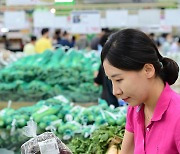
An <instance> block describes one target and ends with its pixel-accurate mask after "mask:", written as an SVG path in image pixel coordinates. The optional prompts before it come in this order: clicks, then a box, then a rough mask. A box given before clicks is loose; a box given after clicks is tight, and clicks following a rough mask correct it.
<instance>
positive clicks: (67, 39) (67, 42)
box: [58, 31, 73, 48]
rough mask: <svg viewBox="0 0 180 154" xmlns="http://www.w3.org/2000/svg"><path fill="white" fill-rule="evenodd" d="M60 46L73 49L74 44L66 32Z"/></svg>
mask: <svg viewBox="0 0 180 154" xmlns="http://www.w3.org/2000/svg"><path fill="white" fill-rule="evenodd" d="M58 44H60V45H62V46H67V47H69V48H72V47H73V44H72V43H71V41H70V34H69V33H68V32H67V31H64V33H63V36H62V38H61V40H60V41H59V42H58Z"/></svg>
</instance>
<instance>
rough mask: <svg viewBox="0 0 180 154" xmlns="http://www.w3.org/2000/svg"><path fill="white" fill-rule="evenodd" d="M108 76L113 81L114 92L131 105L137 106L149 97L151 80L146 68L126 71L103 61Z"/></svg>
mask: <svg viewBox="0 0 180 154" xmlns="http://www.w3.org/2000/svg"><path fill="white" fill-rule="evenodd" d="M103 66H104V70H105V73H106V75H107V77H108V78H109V79H110V80H111V81H112V85H113V94H114V95H115V96H116V97H117V98H121V99H123V100H124V101H125V102H127V103H128V104H129V105H131V106H137V105H140V104H141V103H143V102H145V101H146V99H148V91H149V87H150V86H148V85H149V82H148V74H147V71H146V70H145V68H143V69H142V70H140V71H124V70H121V69H118V68H116V67H114V66H112V65H111V64H110V63H109V62H108V60H104V62H103Z"/></svg>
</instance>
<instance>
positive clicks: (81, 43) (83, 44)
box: [75, 34, 89, 50]
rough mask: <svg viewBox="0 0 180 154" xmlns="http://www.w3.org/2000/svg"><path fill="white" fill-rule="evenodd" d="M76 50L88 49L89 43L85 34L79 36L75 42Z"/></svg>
mask: <svg viewBox="0 0 180 154" xmlns="http://www.w3.org/2000/svg"><path fill="white" fill-rule="evenodd" d="M75 46H76V47H77V49H78V50H82V49H88V48H89V42H88V40H87V37H86V35H85V34H81V35H80V38H79V40H78V41H77V42H76V45H75Z"/></svg>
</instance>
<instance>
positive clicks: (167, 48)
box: [162, 33, 173, 55]
mask: <svg viewBox="0 0 180 154" xmlns="http://www.w3.org/2000/svg"><path fill="white" fill-rule="evenodd" d="M172 43H173V37H172V34H170V33H169V34H167V35H166V37H165V41H164V43H163V44H162V52H163V54H164V55H167V54H168V52H170V49H171V45H172Z"/></svg>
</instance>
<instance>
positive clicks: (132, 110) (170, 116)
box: [126, 83, 180, 154]
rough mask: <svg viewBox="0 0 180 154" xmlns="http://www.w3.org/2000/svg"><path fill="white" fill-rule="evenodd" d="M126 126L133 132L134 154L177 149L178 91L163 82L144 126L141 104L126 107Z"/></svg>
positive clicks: (174, 153) (175, 151) (179, 132)
mask: <svg viewBox="0 0 180 154" xmlns="http://www.w3.org/2000/svg"><path fill="white" fill-rule="evenodd" d="M126 130H127V131H129V132H132V133H134V144H135V148H134V154H178V153H180V95H178V94H177V93H176V92H174V91H173V90H172V89H171V88H170V86H169V85H168V84H167V83H166V86H165V88H164V90H163V91H162V93H161V95H160V97H159V99H158V102H157V105H156V108H155V111H154V114H153V117H152V119H151V122H150V124H149V125H148V126H147V127H146V129H144V105H143V104H142V105H140V106H136V107H128V113H127V122H126Z"/></svg>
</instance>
